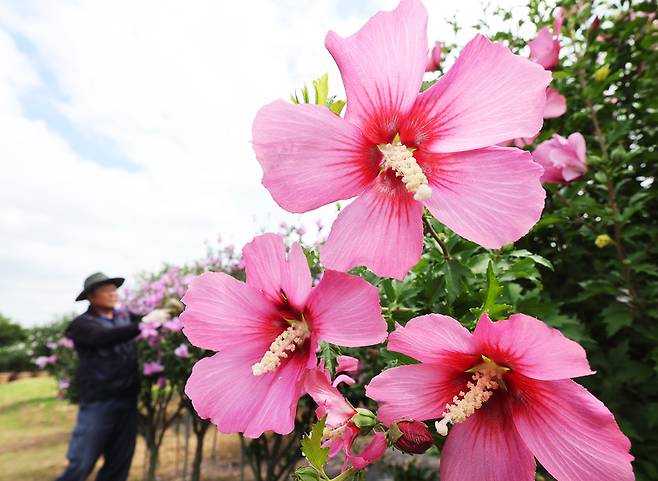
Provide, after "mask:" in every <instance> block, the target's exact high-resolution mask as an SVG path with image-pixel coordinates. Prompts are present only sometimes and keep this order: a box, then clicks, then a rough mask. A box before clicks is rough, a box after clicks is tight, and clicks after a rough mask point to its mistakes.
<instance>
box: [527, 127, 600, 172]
mask: <svg viewBox="0 0 658 481" xmlns="http://www.w3.org/2000/svg"><path fill="white" fill-rule="evenodd" d="M532 158H533V159H534V161H535V162H537V163H538V164H539V165H541V166H542V167H543V168H544V174H543V175H542V178H541V180H542V182H549V183H555V184H568V183H569V182H572V181H574V180H575V179H577V178H578V177H580V176H582V175H583V174H584V173H585V172H587V161H586V158H585V138H584V137H583V136H582V134H580V133H578V132H576V133H573V134H571V135H570V136H569V137H568V138H566V139H565V138H564V137H562V136H560V135H558V134H555V135H554V136H553V138H552V139H550V140H546V141H544V142H542V143H541V144H539V145H538V146H537V147H536V148H535V150H534V151H533V152H532Z"/></svg>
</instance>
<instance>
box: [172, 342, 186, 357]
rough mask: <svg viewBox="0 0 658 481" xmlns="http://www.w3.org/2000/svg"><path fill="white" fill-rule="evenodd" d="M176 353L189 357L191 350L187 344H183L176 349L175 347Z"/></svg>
mask: <svg viewBox="0 0 658 481" xmlns="http://www.w3.org/2000/svg"><path fill="white" fill-rule="evenodd" d="M174 354H176V356H178V357H188V356H189V355H190V351H189V350H188V349H187V344H181V345H180V346H178V347H177V348H176V349H174Z"/></svg>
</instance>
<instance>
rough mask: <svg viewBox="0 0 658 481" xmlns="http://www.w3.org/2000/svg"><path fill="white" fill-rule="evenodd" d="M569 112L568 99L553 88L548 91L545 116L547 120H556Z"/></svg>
mask: <svg viewBox="0 0 658 481" xmlns="http://www.w3.org/2000/svg"><path fill="white" fill-rule="evenodd" d="M566 111H567V98H566V97H565V96H564V95H562V94H560V92H558V91H557V90H555V89H554V88H552V87H548V88H547V89H546V105H545V106H544V113H543V116H544V118H545V119H554V118H557V117H559V116H561V115H563V114H564V113H565V112H566Z"/></svg>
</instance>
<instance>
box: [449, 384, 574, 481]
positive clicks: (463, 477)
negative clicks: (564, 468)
mask: <svg viewBox="0 0 658 481" xmlns="http://www.w3.org/2000/svg"><path fill="white" fill-rule="evenodd" d="M440 469H441V481H444V480H445V481H472V480H478V481H531V480H533V479H535V460H534V459H533V457H532V453H531V452H530V450H529V449H528V448H527V447H526V446H525V444H524V443H523V441H522V440H521V438H520V436H519V434H518V433H517V432H516V429H515V428H514V423H513V422H512V419H511V416H510V415H509V412H508V411H507V409H506V407H505V405H504V403H503V402H502V400H501V399H500V398H497V397H496V396H494V397H493V398H491V399H490V400H489V401H487V403H486V404H485V405H484V406H483V407H482V408H481V409H480V410H478V411H477V412H476V413H475V414H474V415H472V416H471V417H470V418H468V419H467V420H466V421H464V422H463V423H459V424H456V425H454V426H453V427H452V428H451V429H450V433H449V434H448V439H447V440H446V443H445V445H444V446H443V449H442V450H441V464H440ZM583 479H585V478H583Z"/></svg>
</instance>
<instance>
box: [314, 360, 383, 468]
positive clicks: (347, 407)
mask: <svg viewBox="0 0 658 481" xmlns="http://www.w3.org/2000/svg"><path fill="white" fill-rule="evenodd" d="M304 387H305V389H306V391H307V392H308V394H309V395H310V396H311V397H312V398H313V400H314V401H315V402H316V403H317V405H318V407H317V409H316V410H315V414H316V416H317V417H318V419H320V418H323V417H324V416H327V420H326V424H325V432H324V434H323V441H324V442H323V446H325V447H326V446H329V457H331V458H333V457H334V456H336V454H338V453H339V452H340V451H341V450H342V451H343V452H344V453H345V464H343V471H345V469H346V468H347V463H348V462H350V463H351V464H352V466H353V467H354V468H356V469H363V468H365V467H366V466H368V465H369V464H371V463H374V462H375V461H377V460H378V459H379V458H381V457H382V456H383V455H384V453H385V452H386V434H384V433H383V432H381V431H377V432H375V434H374V436H373V438H372V439H371V441H370V443H369V444H368V446H366V447H365V448H364V449H363V451H362V452H361V454H352V444H354V440H355V439H356V438H357V436H358V435H359V431H360V428H359V426H357V425H356V424H355V422H358V421H357V419H358V417H359V416H364V415H366V416H367V414H361V413H360V412H359V411H358V410H357V409H355V408H354V407H353V406H352V405H351V404H350V403H349V402H348V401H347V400H346V399H345V398H344V397H343V395H342V394H341V393H340V391H339V390H338V389H336V387H335V383H334V384H332V383H331V379H330V378H329V373H328V372H327V371H326V370H325V369H324V368H323V367H322V366H320V367H316V368H314V369H311V370H309V372H308V374H307V376H306V379H305V383H304ZM369 414H370V416H372V413H369ZM372 421H373V424H374V422H375V418H374V416H373V417H372Z"/></svg>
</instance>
